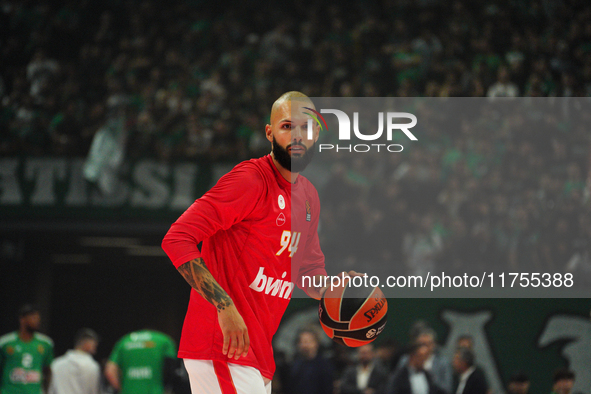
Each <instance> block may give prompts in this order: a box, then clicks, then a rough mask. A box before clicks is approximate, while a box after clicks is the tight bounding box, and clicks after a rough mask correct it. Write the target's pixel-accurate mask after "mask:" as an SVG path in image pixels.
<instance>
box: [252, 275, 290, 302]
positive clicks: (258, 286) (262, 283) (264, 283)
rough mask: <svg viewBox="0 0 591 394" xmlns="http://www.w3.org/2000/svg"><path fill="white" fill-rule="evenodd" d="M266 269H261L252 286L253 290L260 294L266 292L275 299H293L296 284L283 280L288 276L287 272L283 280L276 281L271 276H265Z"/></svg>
mask: <svg viewBox="0 0 591 394" xmlns="http://www.w3.org/2000/svg"><path fill="white" fill-rule="evenodd" d="M264 271H265V267H261V268H259V272H258V273H257V276H256V278H254V280H253V281H252V283H251V284H250V286H248V287H250V288H251V289H253V290H254V291H258V292H259V293H262V292H264V293H265V294H269V295H272V296H275V297H283V298H285V299H286V300H288V299H290V298H291V292H292V291H293V288H294V284H293V283H292V282H288V281H286V280H282V279H284V278H285V276H286V275H287V271H285V272H283V275H281V279H275V278H273V277H271V276H267V275H265V274H264Z"/></svg>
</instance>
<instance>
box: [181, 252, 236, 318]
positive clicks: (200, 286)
mask: <svg viewBox="0 0 591 394" xmlns="http://www.w3.org/2000/svg"><path fill="white" fill-rule="evenodd" d="M178 271H179V272H180V273H181V275H183V277H184V278H185V280H186V281H187V282H188V283H189V284H190V285H191V287H192V288H194V289H195V290H196V291H197V292H198V293H199V294H201V296H202V297H203V298H205V299H206V300H207V301H209V302H210V303H211V304H213V305H214V306H215V307H216V308H217V309H218V312H221V311H223V310H224V309H225V308H226V307H228V306H230V305H232V304H233V302H232V299H231V298H230V296H229V295H228V294H227V293H226V292H225V290H224V289H222V287H221V286H220V285H219V284H218V282H217V281H216V280H215V279H214V277H213V276H211V272H209V269H207V266H206V265H205V262H204V261H203V259H202V258H201V257H199V258H197V259H193V260H191V261H189V262H187V263H185V264H183V265H181V266H180V267H179V268H178Z"/></svg>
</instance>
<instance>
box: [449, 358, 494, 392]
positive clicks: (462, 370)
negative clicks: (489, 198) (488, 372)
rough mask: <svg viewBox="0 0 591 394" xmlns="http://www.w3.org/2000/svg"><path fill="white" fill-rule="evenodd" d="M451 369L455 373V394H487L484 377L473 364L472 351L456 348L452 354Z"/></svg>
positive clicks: (480, 370) (486, 384)
mask: <svg viewBox="0 0 591 394" xmlns="http://www.w3.org/2000/svg"><path fill="white" fill-rule="evenodd" d="M453 367H454V370H455V371H456V376H455V378H456V379H455V384H454V387H455V389H454V393H455V394H487V392H488V383H487V382H486V377H485V376H484V372H483V371H482V369H481V368H480V367H478V366H477V365H476V364H475V362H474V352H472V350H470V349H468V348H465V347H460V348H458V349H457V350H456V352H455V354H454V358H453Z"/></svg>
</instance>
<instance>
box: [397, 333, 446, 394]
mask: <svg viewBox="0 0 591 394" xmlns="http://www.w3.org/2000/svg"><path fill="white" fill-rule="evenodd" d="M436 340H437V333H436V332H435V331H434V330H433V329H432V328H430V327H421V328H419V331H418V332H417V333H416V334H415V335H414V339H413V343H415V344H417V345H421V346H425V347H426V348H427V353H428V355H427V359H426V360H425V364H424V365H423V368H424V369H425V371H427V372H429V374H430V376H431V379H432V383H433V384H434V385H436V386H437V387H438V388H439V389H440V390H441V391H442V392H443V393H447V394H449V393H451V390H452V385H453V371H452V367H451V363H450V362H449V360H448V359H447V358H446V357H445V356H443V355H442V354H441V352H440V350H439V348H438V346H437V342H436ZM407 362H408V357H403V358H402V359H401V360H400V364H399V365H404V364H405V363H407Z"/></svg>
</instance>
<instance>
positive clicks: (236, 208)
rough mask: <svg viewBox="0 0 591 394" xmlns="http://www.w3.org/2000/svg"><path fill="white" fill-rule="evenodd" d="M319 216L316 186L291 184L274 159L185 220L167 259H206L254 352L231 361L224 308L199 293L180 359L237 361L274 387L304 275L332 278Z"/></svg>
mask: <svg viewBox="0 0 591 394" xmlns="http://www.w3.org/2000/svg"><path fill="white" fill-rule="evenodd" d="M319 210H320V203H319V199H318V193H317V192H316V189H315V188H314V186H312V184H311V183H310V182H309V181H308V180H307V179H306V178H304V177H303V176H301V175H300V176H298V178H297V182H295V183H294V184H291V183H289V182H288V181H287V180H285V179H284V178H283V177H282V176H281V174H280V173H279V171H278V170H277V168H276V167H275V165H274V164H273V160H272V158H271V156H270V155H267V156H264V157H262V158H259V159H253V160H248V161H245V162H242V163H241V164H239V165H237V166H236V167H234V169H232V171H230V172H229V173H228V174H226V175H224V176H223V177H222V178H221V179H220V180H219V181H218V183H217V184H216V185H215V186H214V187H213V188H212V189H211V190H209V191H208V192H207V193H206V194H205V195H203V197H201V198H199V199H198V200H196V201H195V202H194V203H193V205H191V206H190V207H189V208H188V209H187V211H185V213H183V215H181V217H180V218H179V219H178V220H177V221H176V222H175V223H174V224H173V225H172V226H171V228H170V230H169V231H168V233H167V234H166V236H165V237H164V240H163V242H162V247H163V249H164V251H165V252H166V253H167V254H168V256H169V257H170V259H171V260H172V262H173V264H174V265H175V266H176V267H179V266H180V265H182V264H184V263H186V262H188V261H190V260H192V259H195V258H197V257H203V260H204V261H205V264H206V265H207V267H208V269H209V271H210V272H211V274H212V275H213V277H214V278H215V279H216V280H217V282H218V283H219V284H220V286H221V287H222V288H223V289H224V290H226V292H227V293H228V295H229V296H230V297H231V298H232V300H233V301H234V303H235V305H236V308H237V309H238V311H239V312H240V314H241V316H242V318H243V319H244V321H245V323H246V326H247V327H248V335H249V337H250V349H249V352H248V356H247V357H241V358H240V359H239V360H234V359H231V360H229V359H228V358H227V356H224V355H223V354H222V344H223V335H222V332H221V330H220V327H219V324H218V318H217V311H216V308H215V307H214V306H213V305H211V304H210V303H209V302H207V301H206V300H205V299H204V298H203V297H201V295H199V294H198V293H197V292H196V291H195V290H191V298H190V301H189V307H188V310H187V315H186V317H185V323H184V325H183V332H182V336H181V341H180V347H179V357H182V358H191V359H205V360H222V361H231V362H233V363H237V364H242V365H247V366H252V367H255V368H257V369H258V370H259V371H260V372H261V374H262V375H263V376H264V377H266V378H269V379H272V377H273V373H274V372H275V363H274V361H273V349H272V344H271V341H272V338H273V335H274V334H275V332H276V331H277V328H278V326H279V322H280V321H281V317H282V316H283V313H284V312H285V309H286V308H287V305H288V303H289V300H290V298H291V295H292V291H293V287H294V282H295V283H297V284H298V286H300V287H301V281H300V278H301V277H302V276H303V275H307V276H313V275H326V271H325V269H324V255H323V254H322V251H321V250H320V245H319V242H318V233H317V229H318V218H319ZM200 242H203V245H202V248H201V251H199V249H198V248H197V245H198V244H199V243H200ZM304 290H305V289H304Z"/></svg>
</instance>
